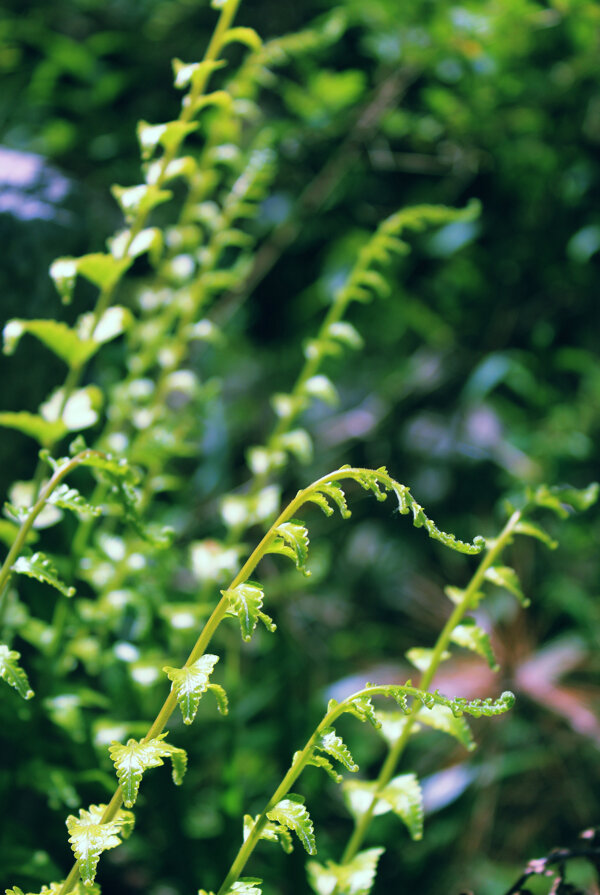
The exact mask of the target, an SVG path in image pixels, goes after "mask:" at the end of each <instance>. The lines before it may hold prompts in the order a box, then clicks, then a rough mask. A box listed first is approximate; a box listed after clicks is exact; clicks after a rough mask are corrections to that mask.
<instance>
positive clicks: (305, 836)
mask: <svg viewBox="0 0 600 895" xmlns="http://www.w3.org/2000/svg"><path fill="white" fill-rule="evenodd" d="M303 802H304V800H303V799H302V796H297V795H294V794H293V793H288V796H287V798H285V799H282V800H281V801H280V802H278V803H277V804H276V805H275V807H274V808H272V809H271V811H268V812H267V817H268V818H269V820H271V821H274V822H275V823H277V824H281V826H282V827H287V829H288V830H291V831H292V832H293V833H295V834H296V836H297V837H298V839H299V840H300V842H301V843H302V845H303V846H304V849H305V850H306V851H307V852H308V854H309V855H316V853H317V846H316V843H315V833H314V828H313V823H312V820H311V819H310V814H309V813H308V810H307V808H306V806H305V805H304V804H303Z"/></svg>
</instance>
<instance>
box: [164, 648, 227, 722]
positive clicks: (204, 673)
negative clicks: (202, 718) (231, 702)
mask: <svg viewBox="0 0 600 895" xmlns="http://www.w3.org/2000/svg"><path fill="white" fill-rule="evenodd" d="M218 661H219V657H218V656H213V655H211V654H210V653H205V655H203V656H200V658H199V659H197V660H196V661H195V662H193V663H192V664H191V665H184V667H183V668H172V667H171V666H169V665H165V667H164V668H163V671H164V672H165V673H166V675H167V677H168V678H169V680H170V681H172V683H173V692H174V693H175V695H176V696H177V704H178V706H179V708H180V709H181V714H182V716H183V723H184V724H191V723H192V721H193V720H194V718H195V717H196V712H197V711H198V705H199V703H200V699H201V697H202V694H203V693H205V692H206V690H207V689H209V686H210V675H211V673H212V671H213V668H214V667H215V665H216V664H217V662H218ZM225 705H226V702H225Z"/></svg>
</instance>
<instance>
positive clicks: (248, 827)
mask: <svg viewBox="0 0 600 895" xmlns="http://www.w3.org/2000/svg"><path fill="white" fill-rule="evenodd" d="M257 820H258V816H257V817H255V818H254V819H253V818H252V817H250V815H249V814H246V815H245V816H244V842H245V841H246V839H247V838H248V836H249V835H250V834H251V833H252V831H253V830H254V827H255V826H256V821H257ZM259 838H260V839H266V840H267V841H269V842H279V844H280V845H281V847H282V849H283V850H284V852H285V853H286V854H287V855H289V854H290V852H292V851H293V850H294V846H293V843H292V834H291V833H290V831H289V829H288V828H287V827H285V826H282V825H281V824H277V823H271V822H269V821H267V823H266V824H264V826H263V828H262V830H261V831H260V837H259Z"/></svg>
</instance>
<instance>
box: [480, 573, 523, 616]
mask: <svg viewBox="0 0 600 895" xmlns="http://www.w3.org/2000/svg"><path fill="white" fill-rule="evenodd" d="M484 577H485V579H486V581H491V582H492V584H495V585H497V586H498V587H503V588H504V589H505V590H507V591H510V593H511V594H513V595H514V596H515V597H516V598H517V600H518V601H519V603H520V604H521V606H524V607H525V608H527V606H529V602H530V601H529V600H528V598H527V597H526V596H525V594H524V593H523V588H522V587H521V582H520V581H519V576H518V575H517V573H516V572H515V570H514V569H511V567H510V566H490V568H489V569H486V571H485V576H484Z"/></svg>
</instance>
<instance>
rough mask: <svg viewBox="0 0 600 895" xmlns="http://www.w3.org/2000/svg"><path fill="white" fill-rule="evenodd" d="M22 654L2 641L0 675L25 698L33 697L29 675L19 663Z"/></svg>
mask: <svg viewBox="0 0 600 895" xmlns="http://www.w3.org/2000/svg"><path fill="white" fill-rule="evenodd" d="M20 658H21V654H20V653H18V652H17V651H16V650H11V649H9V648H8V647H7V646H6V644H4V643H0V677H1V678H2V680H3V681H6V683H7V684H10V686H11V687H14V688H15V690H16V691H17V693H18V694H19V696H22V697H23V699H31V697H32V696H33V695H34V693H33V690H32V689H31V687H30V686H29V681H28V680H27V675H26V674H25V672H24V671H23V669H22V668H21V666H20V665H19V659H20Z"/></svg>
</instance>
